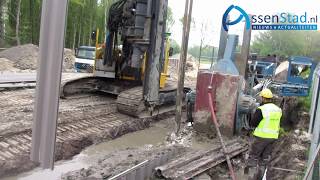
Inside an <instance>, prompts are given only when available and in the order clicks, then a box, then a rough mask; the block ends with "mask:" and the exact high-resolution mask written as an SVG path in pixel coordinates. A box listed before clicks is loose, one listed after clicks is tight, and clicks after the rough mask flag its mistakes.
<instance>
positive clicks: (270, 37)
mask: <svg viewBox="0 0 320 180" xmlns="http://www.w3.org/2000/svg"><path fill="white" fill-rule="evenodd" d="M319 46H320V32H318V31H266V32H263V33H260V34H259V36H258V37H257V38H256V40H255V41H254V42H253V44H252V46H251V52H252V53H258V54H259V55H268V54H276V55H278V56H292V55H299V56H308V57H312V58H314V59H315V60H318V61H319V60H320V49H319V48H318V47H319Z"/></svg>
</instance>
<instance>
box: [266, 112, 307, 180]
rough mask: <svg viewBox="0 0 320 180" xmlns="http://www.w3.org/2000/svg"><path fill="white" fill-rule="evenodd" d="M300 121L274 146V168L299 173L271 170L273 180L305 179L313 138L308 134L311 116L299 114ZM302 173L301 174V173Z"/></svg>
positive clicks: (283, 134)
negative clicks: (304, 173)
mask: <svg viewBox="0 0 320 180" xmlns="http://www.w3.org/2000/svg"><path fill="white" fill-rule="evenodd" d="M297 118H298V119H299V120H300V121H299V122H298V123H297V124H295V125H294V126H293V128H292V130H291V131H289V132H288V131H287V132H284V133H282V136H281V137H280V138H279V140H278V141H277V142H276V143H275V144H274V147H275V148H274V151H273V161H272V163H271V165H272V166H273V167H279V168H284V169H291V170H295V171H297V173H292V172H286V171H279V170H274V169H273V170H271V177H270V179H271V180H277V179H284V180H291V179H299V178H302V177H303V172H304V171H305V169H306V168H307V164H306V163H307V161H308V149H309V147H310V140H311V136H310V135H309V134H308V133H307V131H308V129H307V128H308V122H309V116H308V113H306V112H299V113H298V117H297ZM299 172H300V173H299Z"/></svg>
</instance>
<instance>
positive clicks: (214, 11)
mask: <svg viewBox="0 0 320 180" xmlns="http://www.w3.org/2000/svg"><path fill="white" fill-rule="evenodd" d="M168 1H169V6H170V7H171V9H172V12H173V17H174V19H175V24H174V26H173V27H172V28H171V33H172V38H173V39H174V40H176V41H177V42H178V43H179V44H180V43H181V37H182V34H181V33H182V24H181V22H180V21H179V19H181V18H182V17H183V15H184V7H185V2H186V0H168ZM231 4H233V5H237V6H240V7H241V8H242V9H244V10H245V11H246V12H247V13H248V14H263V15H268V14H270V15H273V14H278V13H280V12H290V13H294V14H298V15H300V14H301V15H302V14H304V13H305V12H307V13H308V16H309V14H310V16H313V15H317V16H318V19H319V20H318V25H319V24H320V23H319V21H320V0H304V1H301V0H221V1H219V0H193V13H192V17H193V19H194V21H195V24H194V25H193V27H192V28H191V30H190V38H189V47H190V46H194V45H199V44H200V42H201V37H202V36H203V37H206V38H205V42H204V43H205V44H207V45H211V46H212V45H214V46H215V47H217V46H218V44H219V35H220V29H221V21H222V16H223V13H224V12H225V10H226V9H227V8H228V7H229V6H230V5H231ZM238 16H239V14H237V12H236V11H233V12H231V20H235V18H237V17H238ZM202 24H204V25H206V28H202V29H205V30H202V32H201V26H202ZM243 29H244V22H243V23H239V24H237V25H234V26H231V27H230V30H229V34H238V35H239V41H240V43H241V42H242V33H243ZM259 32H262V31H253V32H252V38H253V39H252V40H254V39H255V36H257V35H258V34H259ZM251 42H252V41H251Z"/></svg>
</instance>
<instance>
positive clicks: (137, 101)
mask: <svg viewBox="0 0 320 180" xmlns="http://www.w3.org/2000/svg"><path fill="white" fill-rule="evenodd" d="M189 90H190V89H189V88H185V89H184V92H185V93H186V92H188V91H189ZM175 101H176V87H175V86H172V85H168V86H167V87H165V88H162V89H161V90H160V92H159V104H158V105H157V106H156V107H154V109H152V110H149V109H147V107H146V106H145V105H144V101H143V89H142V87H141V86H139V87H134V88H131V89H128V90H125V91H122V92H121V93H120V94H119V95H118V98H117V109H118V111H119V112H121V113H123V114H127V115H129V116H133V117H139V118H144V117H152V116H156V115H159V114H162V113H165V112H169V111H172V110H174V108H175Z"/></svg>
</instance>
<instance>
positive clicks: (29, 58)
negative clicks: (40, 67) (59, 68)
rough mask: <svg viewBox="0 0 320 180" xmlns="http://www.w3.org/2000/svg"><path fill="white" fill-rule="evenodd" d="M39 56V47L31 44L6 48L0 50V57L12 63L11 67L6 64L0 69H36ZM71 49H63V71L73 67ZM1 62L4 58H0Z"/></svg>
mask: <svg viewBox="0 0 320 180" xmlns="http://www.w3.org/2000/svg"><path fill="white" fill-rule="evenodd" d="M38 56H39V48H38V46H36V45H33V44H25V45H21V46H16V47H12V48H8V49H6V50H4V51H2V52H0V58H5V59H8V60H10V61H12V63H13V67H10V66H8V67H7V68H6V69H5V68H2V69H1V71H17V69H18V70H36V69H37V61H38ZM74 59H75V57H74V55H73V51H72V50H70V49H64V60H63V71H64V72H66V71H70V70H72V69H73V63H74ZM0 62H1V63H3V62H4V60H3V59H0Z"/></svg>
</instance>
